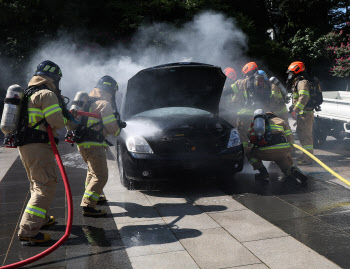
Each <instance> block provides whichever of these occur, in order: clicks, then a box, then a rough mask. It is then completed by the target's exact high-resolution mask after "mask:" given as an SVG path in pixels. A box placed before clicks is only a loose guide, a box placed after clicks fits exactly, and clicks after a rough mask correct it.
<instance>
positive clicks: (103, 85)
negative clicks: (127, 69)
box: [96, 76, 118, 94]
mask: <svg viewBox="0 0 350 269" xmlns="http://www.w3.org/2000/svg"><path fill="white" fill-rule="evenodd" d="M96 88H99V89H101V90H105V91H107V92H110V93H111V94H115V93H116V92H117V91H118V83H117V82H116V81H115V80H114V78H112V77H111V76H103V77H102V78H100V80H99V81H98V82H97V85H96Z"/></svg>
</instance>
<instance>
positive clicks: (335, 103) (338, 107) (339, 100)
mask: <svg viewBox="0 0 350 269" xmlns="http://www.w3.org/2000/svg"><path fill="white" fill-rule="evenodd" d="M313 131H314V133H313V137H314V146H319V145H321V144H322V143H324V142H325V141H326V138H327V136H333V137H335V138H336V139H339V140H342V139H344V138H345V137H350V92H346V91H329V92H323V103H322V105H321V111H315V120H314V128H313Z"/></svg>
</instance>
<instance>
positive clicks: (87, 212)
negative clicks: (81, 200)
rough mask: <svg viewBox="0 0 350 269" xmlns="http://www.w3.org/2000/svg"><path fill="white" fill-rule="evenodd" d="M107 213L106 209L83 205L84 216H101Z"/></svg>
mask: <svg viewBox="0 0 350 269" xmlns="http://www.w3.org/2000/svg"><path fill="white" fill-rule="evenodd" d="M106 214H107V212H106V211H104V210H102V209H96V208H93V207H88V206H84V207H83V215H84V216H85V217H89V216H92V217H101V216H105V215H106Z"/></svg>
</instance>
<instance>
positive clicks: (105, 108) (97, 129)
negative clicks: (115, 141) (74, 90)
mask: <svg viewBox="0 0 350 269" xmlns="http://www.w3.org/2000/svg"><path fill="white" fill-rule="evenodd" d="M117 91H118V84H117V82H116V81H115V80H114V79H113V78H112V77H110V76H103V77H102V78H101V79H100V80H99V81H98V83H97V85H96V87H95V88H94V89H93V90H92V91H91V92H90V94H89V98H90V100H91V102H88V103H87V104H88V105H87V107H85V108H84V110H85V111H87V112H91V113H95V114H99V115H101V119H97V118H93V117H89V118H87V117H82V122H83V124H86V127H88V128H89V127H90V126H91V127H92V129H91V130H93V131H91V132H90V134H88V135H86V136H82V139H81V140H80V141H79V140H78V141H76V142H77V145H78V149H79V152H80V154H81V156H82V157H83V159H84V161H85V162H86V163H87V165H88V170H87V176H86V181H85V192H84V196H83V199H82V201H81V206H82V207H83V214H84V216H103V215H106V212H105V211H103V210H101V209H98V208H96V204H97V202H103V201H105V200H106V198H105V197H104V196H103V195H101V193H102V190H103V188H104V186H105V185H106V183H107V180H108V167H107V156H106V150H107V149H108V145H107V143H106V140H105V138H106V137H107V136H108V135H115V136H117V135H118V134H119V132H120V129H119V125H118V123H117V118H116V116H115V114H114V110H116V105H115V94H116V92H117ZM84 118H85V123H84ZM92 125H94V126H92Z"/></svg>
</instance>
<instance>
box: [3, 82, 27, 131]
mask: <svg viewBox="0 0 350 269" xmlns="http://www.w3.org/2000/svg"><path fill="white" fill-rule="evenodd" d="M23 92H24V90H23V88H22V87H21V86H20V85H17V84H15V85H11V86H10V87H9V88H8V89H7V92H6V97H5V101H4V111H3V113H2V117H1V131H2V132H3V133H4V134H5V135H11V134H14V133H15V132H16V131H17V127H18V121H19V117H20V113H21V101H22V99H23Z"/></svg>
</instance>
